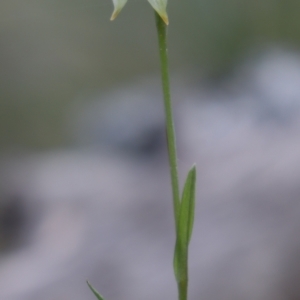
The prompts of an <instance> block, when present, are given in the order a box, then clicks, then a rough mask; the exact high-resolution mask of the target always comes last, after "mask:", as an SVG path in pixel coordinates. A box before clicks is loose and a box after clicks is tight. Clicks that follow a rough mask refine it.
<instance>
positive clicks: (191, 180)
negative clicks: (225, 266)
mask: <svg viewBox="0 0 300 300" xmlns="http://www.w3.org/2000/svg"><path fill="white" fill-rule="evenodd" d="M195 198H196V168H195V166H194V167H192V169H191V170H190V171H189V173H188V176H187V179H186V182H185V185H184V188H183V193H182V198H181V202H180V209H179V225H178V232H177V233H176V234H177V237H176V244H175V251H174V258H173V269H174V274H175V278H176V280H177V282H180V281H182V280H184V277H185V276H187V274H185V272H186V268H187V256H188V245H189V242H190V239H191V236H192V231H193V225H194V215H195Z"/></svg>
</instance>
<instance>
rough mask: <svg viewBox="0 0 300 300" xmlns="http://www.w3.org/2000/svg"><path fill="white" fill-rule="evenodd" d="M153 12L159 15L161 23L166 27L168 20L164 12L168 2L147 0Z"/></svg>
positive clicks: (164, 0)
mask: <svg viewBox="0 0 300 300" xmlns="http://www.w3.org/2000/svg"><path fill="white" fill-rule="evenodd" d="M148 2H149V3H150V4H151V6H152V7H153V8H154V10H155V11H156V12H157V13H158V14H159V15H160V17H161V18H162V19H163V21H164V22H165V23H166V24H167V25H168V24H169V18H168V14H167V11H166V8H167V2H168V0H148Z"/></svg>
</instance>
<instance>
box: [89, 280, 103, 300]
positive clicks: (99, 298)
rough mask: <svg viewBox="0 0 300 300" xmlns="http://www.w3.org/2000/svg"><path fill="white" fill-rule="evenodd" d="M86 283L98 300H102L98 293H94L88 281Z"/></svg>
mask: <svg viewBox="0 0 300 300" xmlns="http://www.w3.org/2000/svg"><path fill="white" fill-rule="evenodd" d="M86 283H87V285H88V286H89V288H90V289H91V291H92V292H93V293H94V295H95V296H96V298H97V299H98V300H104V298H103V297H102V296H101V295H100V294H99V292H98V291H96V290H95V289H94V288H93V287H92V285H91V284H90V283H89V282H88V281H87V282H86Z"/></svg>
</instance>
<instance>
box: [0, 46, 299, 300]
mask: <svg viewBox="0 0 300 300" xmlns="http://www.w3.org/2000/svg"><path fill="white" fill-rule="evenodd" d="M251 61H252V63H246V64H244V65H243V66H241V67H240V68H237V69H236V72H234V73H233V74H234V75H233V77H232V78H231V79H230V80H229V79H228V80H226V81H224V82H221V83H220V84H218V86H216V85H215V86H212V85H210V86H209V87H208V86H207V87H204V86H202V87H195V88H192V89H186V90H185V89H184V88H181V87H180V86H179V85H176V88H178V89H179V90H180V92H175V98H182V99H184V101H178V102H177V103H176V108H175V115H176V129H177V133H178V153H179V165H180V170H181V174H180V176H181V179H183V177H184V176H185V174H186V171H187V170H188V169H189V168H190V167H191V165H192V164H193V163H196V165H197V169H198V183H197V189H198V193H197V207H196V218H195V228H194V235H193V237H192V241H191V249H190V298H191V299H201V298H203V299H207V300H215V299H222V300H239V299H245V300H248V299H249V300H253V299H256V300H283V299H291V300H292V299H298V298H299V297H300V292H299V287H298V286H299V285H298V281H299V280H298V279H299V273H300V263H299V261H300V259H299V253H300V238H299V234H298V231H299V230H300V221H299V220H300V219H299V214H300V202H299V195H300V185H299V179H300V139H299V133H300V126H299V116H300V109H299V108H300V107H299V103H300V85H299V84H297V83H298V82H299V81H298V80H297V78H298V76H299V77H300V75H299V74H300V59H299V57H298V54H295V53H292V54H291V53H289V52H285V51H282V52H280V51H279V50H276V51H275V52H274V51H273V52H272V51H271V52H268V54H266V55H265V56H260V57H259V58H255V59H252V60H251ZM289 78H290V79H289ZM293 83H294V84H293ZM147 84H148V83H147ZM147 84H146V85H147ZM149 86H150V87H149V88H148V89H149V90H150V92H147V89H145V88H140V87H135V86H134V85H133V86H129V87H128V89H127V88H123V89H121V90H120V91H117V92H113V93H112V94H110V95H108V96H106V99H107V101H106V102H103V103H102V104H97V103H94V104H92V105H91V106H90V107H88V108H87V109H85V110H84V111H83V115H82V118H81V120H80V121H79V122H78V124H79V125H77V126H78V127H77V128H78V134H79V136H82V137H79V138H78V140H79V141H80V142H81V144H84V143H85V144H88V145H89V147H88V149H85V150H84V149H81V150H76V151H75V150H73V151H57V152H55V153H50V154H41V155H33V156H32V157H28V158H26V159H21V160H20V161H15V162H11V163H6V167H5V168H4V167H3V168H2V169H3V170H6V171H3V175H2V179H1V181H2V183H3V190H5V191H6V195H9V194H12V195H13V194H15V195H19V197H20V199H23V201H24V203H25V204H26V205H27V207H31V208H32V209H31V210H30V212H31V214H32V215H31V216H30V217H28V222H32V224H34V225H32V226H31V227H30V228H31V229H30V230H28V232H27V235H26V239H25V240H24V241H23V245H22V246H19V247H17V248H15V250H14V251H11V252H10V253H8V254H6V255H5V256H4V255H2V257H1V267H0V286H1V289H0V299H5V300H29V299H30V300H38V299H43V300H52V299H55V300H81V299H88V300H92V299H94V297H93V295H92V294H91V293H90V291H89V290H88V288H87V286H86V284H85V280H86V279H89V280H90V281H91V283H92V284H93V285H94V286H95V287H96V288H97V289H98V290H99V291H101V293H102V294H103V295H104V296H105V298H106V299H108V300H109V299H115V300H118V299H120V300H121V299H122V300H131V299H144V300H148V299H149V300H150V299H153V298H155V299H175V298H176V297H177V296H176V285H175V280H174V278H173V274H172V254H173V246H174V229H173V219H172V218H173V212H172V204H171V203H172V201H171V194H170V187H169V182H170V179H169V174H168V166H167V161H166V160H165V158H166V154H165V147H164V142H163V140H162V139H161V136H162V135H163V133H164V124H163V114H162V113H161V112H160V109H161V108H162V105H161V104H160V102H159V100H157V98H158V97H159V96H157V95H156V94H155V92H154V94H152V92H153V91H152V90H153V89H154V88H153V86H155V84H154V85H151V84H150V85H149ZM179 87H180V88H179ZM276 90H277V91H278V92H276V93H274V91H276ZM111 98H114V99H115V98H118V99H120V100H119V101H115V102H114V103H110V99H111ZM123 99H124V100H123ZM140 99H141V101H142V100H143V101H144V102H139V100H140ZM115 100H116V99H115ZM122 101H124V102H122ZM116 103H119V104H116ZM282 103H284V104H282ZM98 116H99V117H98ZM119 116H120V117H119ZM79 128H80V130H79ZM153 132H154V133H155V134H153ZM156 134H157V137H155V138H153V136H156ZM157 141H159V142H157ZM144 145H147V147H144ZM149 145H150V146H149ZM144 149H154V150H153V151H144ZM124 154H125V155H124ZM128 154H129V155H128Z"/></svg>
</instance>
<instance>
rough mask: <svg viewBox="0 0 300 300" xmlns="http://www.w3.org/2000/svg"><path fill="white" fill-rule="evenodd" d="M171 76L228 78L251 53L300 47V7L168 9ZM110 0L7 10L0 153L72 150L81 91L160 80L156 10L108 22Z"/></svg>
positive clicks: (191, 4)
mask: <svg viewBox="0 0 300 300" xmlns="http://www.w3.org/2000/svg"><path fill="white" fill-rule="evenodd" d="M168 9H169V15H170V20H171V26H170V27H169V49H170V51H169V53H170V68H171V71H172V72H173V73H174V72H180V71H182V70H187V69H191V68H192V69H193V70H194V71H195V72H196V75H197V74H198V75H199V76H200V75H201V76H204V78H218V77H219V76H222V75H226V74H227V72H229V71H230V69H231V68H232V66H233V65H234V64H236V63H237V62H238V61H240V60H241V59H242V58H243V57H244V56H245V53H247V52H248V51H249V49H252V48H253V47H257V46H261V45H265V44H269V43H280V44H287V45H290V46H291V47H294V48H298V47H299V43H300V34H299V26H300V21H299V13H300V3H299V1H297V0H262V1H243V0H225V1H224V0H222V1H221V0H214V1H211V0H201V1H200V0H199V1H198V0H187V1H179V0H174V1H170V3H169V7H168ZM111 11H112V3H111V1H109V0H101V1H98V0H86V1H83V0H76V1H68V0H60V1H55V0H51V1H50V0H49V1H48V0H39V1H34V0H26V1H21V0H3V1H1V3H0V66H1V68H0V85H1V86H0V87H1V88H0V113H1V116H0V146H1V149H2V151H12V150H15V149H35V150H45V149H49V148H53V147H61V146H65V145H67V144H68V143H69V142H70V140H68V139H69V137H68V136H67V135H66V131H65V127H64V126H65V116H66V112H67V110H68V109H69V107H70V104H71V103H73V102H74V99H75V98H76V97H77V96H78V95H79V94H81V93H87V92H89V91H95V90H97V91H98V92H99V93H100V92H102V91H104V90H108V89H110V88H112V87H114V86H117V85H119V84H120V83H124V82H128V81H130V80H132V79H134V78H136V77H138V76H141V75H146V74H157V72H158V67H159V65H158V54H157V43H156V42H157V41H156V32H155V27H154V20H153V12H152V11H151V9H149V5H148V3H147V1H141V0H131V1H129V2H128V4H127V5H126V7H125V8H124V10H123V11H122V14H121V15H120V17H119V18H118V19H117V20H116V21H115V22H109V17H110V14H111Z"/></svg>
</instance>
